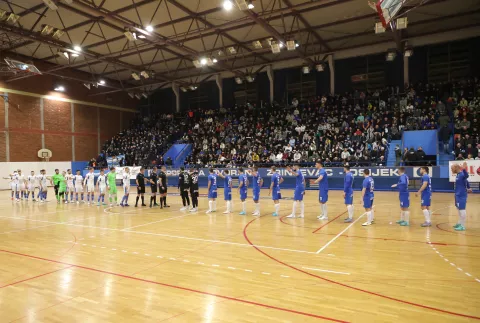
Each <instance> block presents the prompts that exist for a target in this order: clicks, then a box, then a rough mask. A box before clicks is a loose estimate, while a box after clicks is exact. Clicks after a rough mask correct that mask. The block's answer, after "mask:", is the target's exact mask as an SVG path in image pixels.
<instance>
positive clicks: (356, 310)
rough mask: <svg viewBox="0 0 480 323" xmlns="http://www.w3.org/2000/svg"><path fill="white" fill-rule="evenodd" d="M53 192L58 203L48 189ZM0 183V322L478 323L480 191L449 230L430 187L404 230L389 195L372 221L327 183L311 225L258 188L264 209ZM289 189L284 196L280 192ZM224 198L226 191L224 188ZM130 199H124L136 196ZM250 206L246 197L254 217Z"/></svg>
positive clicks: (443, 205)
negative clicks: (62, 197) (116, 198)
mask: <svg viewBox="0 0 480 323" xmlns="http://www.w3.org/2000/svg"><path fill="white" fill-rule="evenodd" d="M49 193H50V194H51V196H50V198H52V197H53V196H52V192H49ZM9 194H10V193H9V192H0V322H2V323H6V322H62V323H63V322H314V321H334V322H475V321H480V196H479V195H470V197H469V202H468V205H467V215H468V219H467V231H465V232H460V233H458V232H455V231H454V230H453V228H452V225H454V224H455V223H456V220H457V217H456V210H455V209H454V208H453V207H452V206H453V194H446V193H435V194H434V195H433V210H434V216H433V222H434V225H433V226H432V227H431V228H421V227H420V223H422V222H423V217H422V214H421V211H420V210H419V207H418V205H419V200H418V198H415V197H414V196H412V198H411V200H412V208H411V211H412V212H411V226H410V227H400V226H398V225H396V224H390V222H391V221H393V222H394V221H395V220H397V218H398V213H399V210H400V209H399V205H398V198H397V193H390V192H377V193H375V194H376V197H375V210H376V211H375V218H376V224H374V225H373V226H371V227H362V226H361V224H362V223H363V222H364V221H365V216H364V215H363V210H362V209H361V207H360V204H358V202H360V198H359V196H360V195H359V194H360V193H358V192H356V196H355V197H356V201H357V204H356V210H355V219H358V218H359V217H360V216H361V218H360V219H359V220H358V221H356V222H355V223H353V224H352V225H349V224H345V223H343V219H344V217H345V216H346V213H345V206H344V205H343V204H342V202H343V199H342V195H341V192H338V191H332V192H330V201H329V204H328V206H329V217H330V219H329V221H318V220H317V219H316V216H317V215H319V207H318V204H317V192H316V191H309V192H307V195H306V209H305V213H306V214H305V216H306V217H305V219H286V218H284V217H285V216H286V215H288V214H290V212H291V206H292V201H291V200H283V201H282V204H281V216H280V217H278V218H275V217H272V216H271V212H272V211H273V204H272V202H271V200H270V199H268V197H267V191H266V190H264V191H262V195H263V198H262V200H261V206H262V209H261V212H262V216H261V217H260V218H254V217H253V216H251V215H248V216H240V215H238V211H239V208H240V203H239V200H238V197H237V196H234V203H235V204H234V209H235V213H233V214H231V215H223V214H222V213H221V212H222V211H224V202H223V200H222V199H219V200H218V211H217V212H216V213H214V214H212V215H206V214H205V213H204V211H205V209H206V206H207V200H206V198H204V197H202V198H200V209H201V212H199V213H195V214H190V213H185V212H181V211H179V209H180V207H181V200H180V197H178V196H169V198H168V203H169V204H170V205H171V208H169V209H166V210H160V209H149V208H137V209H136V208H133V207H130V208H121V207H113V208H104V207H97V206H86V205H76V204H69V205H57V204H56V203H54V202H50V203H46V204H43V205H40V204H39V203H32V202H28V203H25V202H23V203H12V202H11V201H10V199H9ZM283 194H284V195H285V196H292V195H293V192H292V191H284V192H283ZM219 196H223V192H219ZM133 200H134V195H132V196H131V197H130V204H131V205H132V204H133ZM252 210H253V202H249V204H248V211H249V212H248V214H250V213H251V211H252Z"/></svg>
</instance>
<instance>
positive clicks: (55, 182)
mask: <svg viewBox="0 0 480 323" xmlns="http://www.w3.org/2000/svg"><path fill="white" fill-rule="evenodd" d="M61 177H62V175H61V174H60V171H59V170H58V169H55V174H53V176H52V178H51V179H50V181H51V182H52V184H53V188H54V191H55V196H58V188H59V186H60V180H61Z"/></svg>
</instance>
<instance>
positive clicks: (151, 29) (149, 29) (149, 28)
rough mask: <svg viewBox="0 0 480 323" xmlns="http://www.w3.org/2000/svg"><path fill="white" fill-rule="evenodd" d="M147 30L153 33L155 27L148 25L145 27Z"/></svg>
mask: <svg viewBox="0 0 480 323" xmlns="http://www.w3.org/2000/svg"><path fill="white" fill-rule="evenodd" d="M145 30H146V31H148V32H149V33H151V32H152V31H153V27H152V26H150V25H148V26H147V27H145Z"/></svg>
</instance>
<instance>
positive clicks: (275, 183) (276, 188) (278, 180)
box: [269, 166, 283, 216]
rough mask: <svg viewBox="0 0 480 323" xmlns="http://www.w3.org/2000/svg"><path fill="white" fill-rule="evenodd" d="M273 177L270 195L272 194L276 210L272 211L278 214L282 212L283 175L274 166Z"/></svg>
mask: <svg viewBox="0 0 480 323" xmlns="http://www.w3.org/2000/svg"><path fill="white" fill-rule="evenodd" d="M271 170H272V179H271V184H270V190H269V195H270V194H271V195H272V200H273V204H274V206H275V212H273V213H272V216H278V214H279V213H280V200H281V199H282V194H281V192H280V184H282V183H283V177H282V176H280V174H279V173H277V168H276V167H275V166H272V168H271Z"/></svg>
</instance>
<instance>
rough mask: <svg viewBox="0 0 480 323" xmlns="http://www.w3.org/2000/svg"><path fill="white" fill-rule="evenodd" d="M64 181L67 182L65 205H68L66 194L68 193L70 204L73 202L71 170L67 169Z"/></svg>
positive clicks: (73, 189)
mask: <svg viewBox="0 0 480 323" xmlns="http://www.w3.org/2000/svg"><path fill="white" fill-rule="evenodd" d="M65 180H66V181H67V191H66V193H65V204H67V203H68V193H70V203H74V202H73V193H74V192H75V186H74V185H73V180H74V176H73V174H72V170H71V169H67V174H66V175H65Z"/></svg>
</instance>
